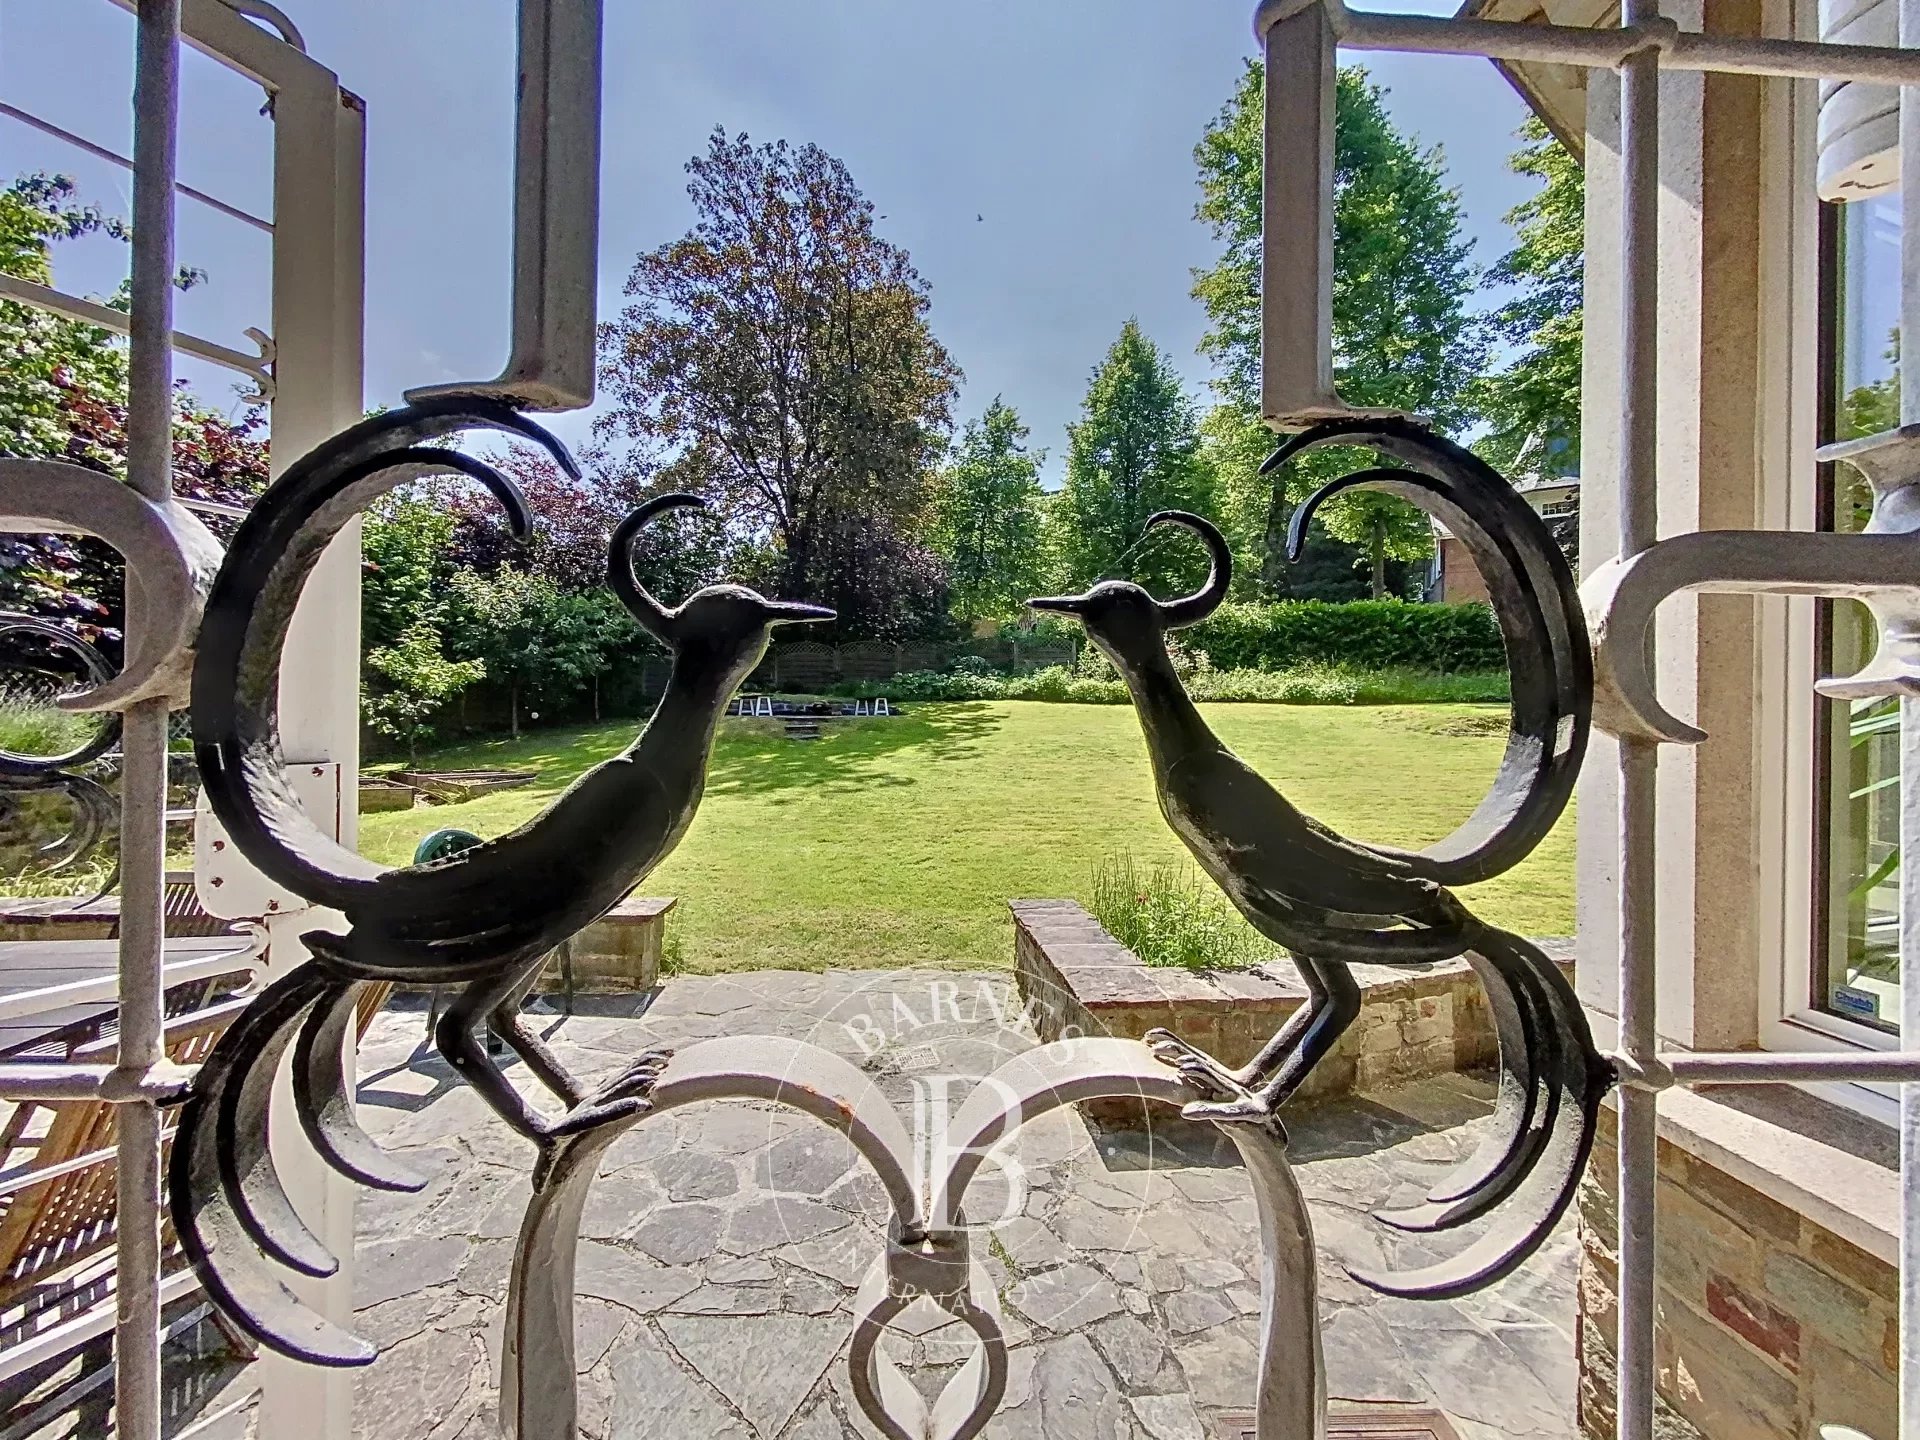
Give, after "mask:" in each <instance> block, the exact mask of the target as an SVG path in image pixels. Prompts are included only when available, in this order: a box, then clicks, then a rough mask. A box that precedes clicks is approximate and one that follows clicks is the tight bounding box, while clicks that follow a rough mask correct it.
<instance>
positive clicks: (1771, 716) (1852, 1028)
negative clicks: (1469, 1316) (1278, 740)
mask: <svg viewBox="0 0 1920 1440" xmlns="http://www.w3.org/2000/svg"><path fill="white" fill-rule="evenodd" d="M1776 3H1777V4H1780V5H1782V6H1789V5H1791V6H1792V9H1793V10H1794V11H1795V12H1796V13H1795V14H1794V24H1795V29H1796V32H1797V34H1798V35H1799V37H1800V38H1804V39H1815V38H1817V32H1818V17H1817V14H1816V13H1815V7H1814V6H1813V5H1811V4H1807V3H1804V0H1802V3H1800V4H1798V5H1793V4H1792V0H1776ZM1816 103H1817V82H1815V81H1806V80H1800V81H1795V80H1775V81H1772V82H1770V88H1769V93H1768V97H1767V104H1768V110H1767V119H1766V126H1767V132H1766V136H1765V138H1764V140H1763V142H1762V143H1763V167H1764V168H1763V174H1764V176H1765V181H1764V183H1765V185H1766V187H1767V193H1766V198H1765V200H1764V202H1763V211H1762V238H1761V273H1762V275H1763V276H1766V277H1768V280H1767V281H1766V282H1763V290H1764V293H1765V294H1766V295H1767V296H1769V297H1772V299H1771V304H1770V313H1769V315H1768V317H1767V323H1765V324H1764V326H1763V340H1762V344H1763V346H1764V348H1765V350H1766V355H1765V359H1764V361H1763V371H1762V375H1761V384H1762V386H1763V388H1764V390H1765V392H1766V393H1768V394H1770V395H1772V396H1774V397H1775V398H1776V401H1777V403H1774V404H1770V405H1766V406H1763V407H1762V415H1763V422H1762V423H1763V424H1765V425H1766V427H1767V429H1766V433H1765V434H1763V435H1762V437H1761V445H1760V452H1761V455H1762V463H1763V467H1764V468H1763V474H1762V476H1761V491H1760V514H1759V516H1758V520H1759V523H1760V524H1761V525H1762V526H1765V527H1768V528H1781V529H1792V530H1812V529H1814V528H1815V518H1816V516H1817V514H1818V509H1817V504H1818V487H1819V475H1818V470H1817V468H1816V466H1815V463H1814V459H1813V452H1814V448H1815V446H1816V444H1817V442H1818V438H1819V436H1818V423H1819V417H1818V414H1817V397H1818V395H1819V384H1820V366H1821V364H1822V363H1823V357H1822V356H1821V353H1820V348H1821V347H1820V206H1819V201H1818V199H1817V196H1816V188H1815V166H1816V160H1817V153H1816V150H1815V133H1816V117H1815V107H1816ZM1776 278H1777V280H1778V282H1779V283H1772V281H1773V280H1774V279H1776ZM1755 605H1756V607H1757V608H1756V610H1755V615H1754V621H1755V624H1754V636H1755V646H1754V677H1753V690H1754V697H1755V704H1756V707H1757V709H1758V711H1759V716H1760V724H1759V727H1758V735H1757V740H1756V749H1755V755H1754V795H1755V801H1754V804H1755V809H1756V812H1757V813H1756V815H1755V817H1754V818H1755V826H1756V841H1757V846H1756V849H1757V860H1758V865H1757V872H1758V873H1757V874H1756V876H1755V882H1756V883H1755V886H1754V904H1755V907H1756V914H1755V920H1756V924H1755V926H1754V932H1753V933H1754V935H1755V936H1756V937H1757V948H1758V955H1757V957H1756V958H1757V961H1758V964H1759V967H1760V985H1759V1003H1760V1014H1759V1027H1758V1030H1759V1039H1760V1046H1761V1048H1762V1049H1765V1050H1779V1051H1792V1052H1805V1051H1816V1052H1821V1053H1827V1054H1835V1053H1850V1052H1858V1051H1863V1050H1870V1051H1884V1052H1893V1051H1897V1050H1899V1049H1900V1038H1899V1036H1898V1035H1896V1034H1890V1033H1888V1032H1886V1031H1884V1030H1880V1029H1876V1028H1875V1027H1873V1026H1871V1025H1867V1024H1864V1023H1862V1022H1860V1021H1857V1020H1850V1019H1848V1018H1846V1017H1845V1016H1842V1015H1836V1014H1833V1013H1831V1012H1829V1011H1826V1010H1821V1009H1817V1008H1816V1007H1815V1005H1814V1003H1813V993H1814V991H1813V986H1814V975H1815V971H1816V965H1815V956H1816V947H1817V945H1818V944H1819V943H1820V941H1819V937H1817V936H1816V935H1815V934H1814V919H1815V914H1816V910H1815V906H1814V894H1813V886H1814V865H1813V848H1812V845H1811V844H1810V843H1808V841H1809V839H1810V837H1813V836H1815V835H1817V834H1819V833H1820V832H1821V829H1822V827H1821V826H1820V825H1819V823H1818V822H1819V819H1820V817H1819V814H1818V811H1817V808H1816V805H1815V798H1814V759H1815V757H1814V745H1815V742H1816V740H1817V738H1818V728H1817V726H1816V724H1815V714H1816V709H1817V707H1818V706H1820V705H1822V704H1831V703H1833V702H1830V701H1824V700H1822V699H1821V698H1820V697H1819V696H1818V695H1816V694H1815V693H1814V690H1813V680H1814V678H1815V677H1814V625H1815V621H1816V613H1817V605H1818V602H1816V601H1814V600H1811V599H1805V598H1798V597H1795V598H1785V597H1778V598H1776V597H1761V598H1759V599H1757V600H1756V601H1755ZM1770 781H1771V782H1773V783H1771V784H1769V782H1770ZM1801 1088H1802V1089H1804V1090H1806V1091H1808V1092H1809V1093H1811V1094H1814V1095H1817V1096H1819V1097H1820V1098H1821V1099H1824V1100H1828V1101H1830V1102H1832V1103H1834V1104H1837V1105H1840V1106H1843V1107H1844V1108H1846V1109H1848V1110H1852V1111H1855V1112H1857V1113H1859V1114H1862V1115H1865V1116H1867V1117H1869V1118H1871V1119H1874V1120H1878V1121H1881V1122H1884V1123H1887V1124H1892V1123H1894V1122H1895V1121H1896V1120H1897V1119H1898V1117H1899V1100H1898V1093H1899V1087H1898V1086H1896V1085H1889V1084H1878V1083H1840V1084H1819V1083H1805V1084H1803V1085H1802V1086H1801Z"/></svg>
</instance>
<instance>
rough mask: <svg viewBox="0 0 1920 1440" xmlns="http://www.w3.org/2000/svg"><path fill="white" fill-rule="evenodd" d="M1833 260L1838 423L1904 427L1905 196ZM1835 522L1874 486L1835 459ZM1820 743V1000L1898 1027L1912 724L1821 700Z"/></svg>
mask: <svg viewBox="0 0 1920 1440" xmlns="http://www.w3.org/2000/svg"><path fill="white" fill-rule="evenodd" d="M1829 233H1830V234H1831V237H1832V239H1831V243H1832V245H1833V247H1834V253H1833V255H1832V258H1831V261H1830V263H1829V265H1828V266H1827V267H1826V274H1827V277H1828V279H1827V282H1826V288H1827V291H1828V294H1827V296H1826V297H1825V298H1826V301H1827V303H1828V304H1829V305H1830V306H1831V307H1832V310H1831V313H1832V329H1831V332H1830V333H1831V334H1832V337H1833V352H1832V354H1831V356H1830V357H1829V361H1830V365H1831V376H1830V381H1829V384H1828V386H1827V393H1828V396H1829V400H1828V409H1829V412H1830V413H1829V414H1828V416H1827V417H1826V418H1827V426H1826V428H1827V430H1828V433H1829V434H1831V435H1832V436H1833V437H1834V438H1836V439H1843V440H1845V439H1853V438H1856V437H1858V436H1863V435H1873V434H1877V433H1878V432H1880V431H1882V430H1888V429H1891V428H1892V427H1893V426H1894V425H1896V424H1897V423H1898V422H1899V414H1900V395H1899V390H1900V325H1899V308H1900V197H1899V195H1897V194H1893V195H1882V196H1877V197H1875V198H1873V199H1871V200H1860V201H1855V202H1853V203H1851V204H1849V205H1846V206H1844V207H1841V208H1840V210H1839V213H1838V215H1837V216H1836V217H1834V221H1833V223H1832V225H1831V228H1830V232H1829ZM1825 468H1826V470H1827V472H1828V473H1827V474H1826V476H1825V477H1824V479H1823V487H1824V491H1825V493H1824V495H1823V510H1824V511H1825V514H1824V515H1823V517H1822V519H1823V523H1824V524H1825V525H1826V526H1828V527H1830V528H1832V529H1835V530H1841V531H1853V530H1859V529H1860V528H1862V527H1863V526H1864V525H1865V524H1866V522H1867V516H1868V514H1869V512H1870V510H1871V508H1872V494H1871V492H1870V491H1869V490H1868V488H1867V484H1866V482H1865V481H1864V480H1863V479H1861V478H1860V475H1859V473H1858V472H1857V471H1855V470H1854V469H1853V468H1852V467H1851V466H1845V465H1833V466H1827V467H1825ZM1820 611H1821V620H1820V625H1821V630H1822V633H1821V635H1820V637H1819V638H1820V641H1821V644H1820V646H1819V647H1818V648H1819V649H1820V651H1821V652H1822V653H1821V654H1820V656H1819V664H1820V668H1821V670H1822V672H1823V673H1825V674H1841V675H1845V674H1850V673H1852V672H1853V671H1854V670H1857V669H1858V668H1859V667H1860V666H1861V665H1862V664H1863V663H1864V662H1865V661H1866V660H1867V658H1868V657H1869V656H1870V655H1871V654H1872V652H1873V646H1874V632H1873V626H1872V623H1871V621H1870V620H1869V618H1868V616H1867V612H1866V610H1865V608H1864V607H1862V606H1860V605H1859V604H1857V603H1855V602H1853V601H1839V602H1834V603H1827V604H1822V605H1821V607H1820ZM1819 704H1820V709H1821V713H1820V716H1819V719H1820V724H1819V727H1818V728H1819V733H1818V735H1817V737H1816V750H1817V761H1818V764H1817V767H1816V768H1817V771H1818V787H1819V794H1818V795H1817V796H1816V801H1817V805H1816V811H1817V813H1818V814H1819V815H1820V816H1821V817H1822V819H1823V821H1824V823H1823V824H1822V826H1821V829H1822V831H1823V832H1824V833H1823V836H1822V841H1823V843H1822V845H1821V847H1820V854H1819V855H1818V857H1817V858H1818V860H1819V863H1818V864H1817V865H1816V867H1815V873H1816V876H1817V880H1816V884H1817V885H1818V893H1816V895H1815V902H1816V903H1815V906H1814V911H1815V917H1816V929H1815V943H1816V946H1817V947H1818V950H1819V954H1818V955H1817V956H1816V959H1817V960H1818V961H1819V962H1820V963H1818V964H1816V965H1815V967H1814V971H1815V995H1814V997H1813V998H1814V1003H1815V1004H1816V1005H1817V1006H1819V1007H1820V1008H1822V1009H1825V1010H1829V1011H1831V1012H1833V1013H1835V1014H1838V1015H1844V1016H1847V1017H1849V1018H1851V1019H1855V1020H1860V1021H1864V1022H1865V1023H1867V1024H1871V1025H1876V1026H1879V1027H1881V1028H1883V1029H1887V1030H1894V1029H1897V1028H1898V1017H1899V1013H1900V1005H1899V987H1900V979H1899V977H1900V969H1899V933H1898V927H1899V913H1898V900H1899V894H1898V891H1899V873H1898V872H1899V867H1900V819H1899V814H1900V781H1899V744H1900V719H1899V709H1898V702H1897V701H1894V700H1856V701H1844V700H1832V701H1821V702H1819Z"/></svg>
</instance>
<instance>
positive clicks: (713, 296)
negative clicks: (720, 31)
mask: <svg viewBox="0 0 1920 1440" xmlns="http://www.w3.org/2000/svg"><path fill="white" fill-rule="evenodd" d="M687 173H688V175H689V177H690V178H689V183H688V186H687V193H688V195H689V196H690V197H691V198H692V200H693V204H694V210H695V212H696V214H697V216H698V218H697V220H696V222H695V224H694V227H693V229H692V230H690V231H689V232H688V233H687V234H686V235H685V236H683V237H682V238H680V239H679V240H675V241H673V242H671V243H670V244H667V245H663V246H661V247H660V248H659V249H657V250H654V251H651V252H649V253H647V254H644V255H642V256H640V257H639V259H638V260H637V261H636V262H635V264H634V267H633V271H632V274H631V275H630V276H629V278H628V280H627V289H626V293H627V295H628V297H629V300H630V303H629V304H628V306H627V307H626V309H625V310H624V311H623V312H622V313H621V316H620V318H619V319H618V320H617V321H614V322H612V323H611V324H609V325H607V326H605V327H604V328H603V331H602V356H601V374H602V377H603V379H604V380H605V383H606V386H607V389H608V393H609V395H610V397H611V399H612V402H613V409H612V410H611V411H610V413H608V414H607V415H605V416H603V417H602V418H601V419H600V420H599V421H598V422H597V424H596V434H597V435H598V436H599V437H600V438H601V439H603V440H604V441H607V442H609V443H615V442H622V441H624V442H627V443H628V444H629V445H630V446H631V447H633V449H634V451H635V453H636V454H637V456H638V457H639V459H638V462H637V463H640V464H651V463H653V461H654V458H655V457H656V456H659V457H663V458H662V460H661V475H662V478H663V479H664V480H665V481H667V482H669V483H671V484H673V485H674V486H675V487H676V488H684V489H690V490H695V491H698V492H700V493H703V494H707V495H710V496H712V497H713V498H714V499H715V500H716V501H717V502H718V503H719V504H720V506H721V507H722V509H723V512H724V514H725V517H726V519H727V521H728V523H729V525H730V527H731V530H732V532H733V535H734V538H735V541H736V543H738V544H739V545H740V546H741V547H742V548H743V549H749V550H751V549H753V548H756V547H757V548H759V549H762V550H763V551H765V552H767V569H768V570H769V572H770V579H771V583H773V584H774V585H775V586H776V588H778V589H779V590H780V592H781V593H783V594H785V595H788V596H790V597H794V598H804V599H810V600H817V601H821V602H823V603H826V604H831V605H835V606H836V608H840V609H842V610H843V611H845V612H847V613H846V614H844V615H843V617H842V630H843V632H844V631H846V630H848V629H849V628H850V626H851V623H852V617H853V615H854V614H855V613H858V612H864V613H869V614H870V613H872V610H873V607H872V606H871V605H870V604H868V603H867V601H866V599H865V595H864V590H863V589H861V588H860V587H868V588H870V587H872V586H874V585H879V586H882V587H884V586H885V585H887V584H888V582H889V576H890V575H891V574H892V573H894V571H893V566H894V565H895V564H896V563H897V561H898V560H899V558H900V552H901V550H902V549H903V547H904V548H905V549H908V550H911V549H914V548H916V547H915V544H914V541H913V540H912V537H913V536H914V535H915V534H917V533H918V530H919V528H920V526H921V523H922V521H923V518H924V513H925V510H926V506H927V502H928V499H929V489H930V482H931V476H932V467H933V463H934V461H935V460H937V459H938V457H939V454H940V451H941V449H942V447H943V445H944V440H945V436H946V434H947V432H948V430H949V429H950V428H951V425H952V415H951V407H952V402H953V398H954V394H955V387H956V383H957V381H958V379H959V373H960V372H959V370H958V368H957V367H956V366H955V365H954V363H953V360H952V358H951V357H950V356H949V355H948V354H947V352H946V350H945V349H944V348H943V347H942V346H941V344H940V343H939V341H938V340H936V339H935V338H934V336H933V332H932V331H931V329H930V328H929V327H928V324H927V318H926V317H927V309H928V304H929V299H928V288H927V284H926V282H925V281H924V280H923V279H922V278H921V276H920V274H919V272H917V271H916V270H915V269H914V268H913V264H912V262H911V261H910V260H909V258H908V256H907V253H906V252H905V251H904V250H902V249H900V248H899V247H898V246H896V245H893V244H890V243H889V242H887V241H885V240H883V239H881V238H880V237H879V236H878V235H877V234H876V233H875V232H874V213H873V206H872V204H871V203H869V202H868V201H867V200H866V199H865V197H863V196H862V195H861V193H860V190H859V187H858V186H856V185H855V184H854V182H853V177H852V176H851V175H850V174H849V173H848V171H847V168H846V167H845V166H844V165H843V164H841V163H840V162H839V161H838V160H836V159H834V158H833V157H832V156H830V155H828V154H827V153H826V152H825V151H824V150H821V149H820V148H819V147H818V146H814V145H802V146H799V147H797V148H795V147H790V146H789V145H788V144H787V143H786V142H785V141H779V142H776V143H774V144H766V145H759V146H755V145H753V144H752V143H750V141H749V140H748V138H747V137H746V136H745V135H740V136H736V137H733V138H729V137H728V136H727V135H726V134H725V133H724V132H722V131H720V130H716V131H715V132H714V133H713V135H712V137H711V138H710V140H709V143H708V147H707V151H706V153H705V154H704V155H698V156H695V157H694V158H693V159H692V160H691V161H689V162H688V165H687ZM869 541H870V542H871V547H870V553H869V547H868V546H867V542H869ZM850 546H851V547H852V553H851V555H850V554H849V553H848V550H849V547H850ZM829 552H832V554H831V561H830V562H829V558H828V555H829ZM923 569H924V566H921V565H918V564H916V565H910V566H908V567H907V569H906V571H904V572H901V573H902V579H903V583H912V584H917V583H918V581H919V579H920V578H922V577H921V576H920V574H919V572H920V571H922V570H923ZM855 580H857V581H858V582H859V586H856V588H855V589H854V590H852V591H849V590H847V588H846V587H847V586H848V584H849V583H850V581H855ZM886 608H887V607H885V606H882V607H880V613H881V614H882V615H884V613H885V611H886Z"/></svg>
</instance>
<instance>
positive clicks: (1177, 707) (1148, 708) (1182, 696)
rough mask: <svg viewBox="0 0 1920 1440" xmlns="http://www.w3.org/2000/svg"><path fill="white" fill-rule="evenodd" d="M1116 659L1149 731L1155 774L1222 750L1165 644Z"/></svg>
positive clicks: (1144, 726)
mask: <svg viewBox="0 0 1920 1440" xmlns="http://www.w3.org/2000/svg"><path fill="white" fill-rule="evenodd" d="M1113 660H1114V667H1115V668H1116V669H1117V670H1119V672H1120V677H1121V679H1123V680H1125V681H1126V682H1127V690H1128V692H1129V693H1130V694H1131V695H1132V696H1133V708H1134V713H1135V714H1137V715H1138V716H1139V717H1140V728H1141V730H1142V731H1144V732H1145V733H1146V737H1147V753H1148V755H1149V756H1150V757H1152V760H1153V768H1154V773H1155V774H1156V775H1164V774H1165V772H1166V771H1168V770H1169V769H1171V768H1172V767H1173V765H1174V764H1175V763H1177V762H1178V761H1180V760H1182V759H1184V758H1186V757H1187V756H1189V755H1193V754H1197V753H1200V752H1203V751H1207V750H1217V749H1219V747H1220V741H1219V739H1218V738H1217V737H1216V736H1215V735H1214V733H1213V731H1212V729H1211V728H1210V727H1209V726H1208V725H1207V722H1206V721H1205V720H1203V719H1201V718H1200V711H1199V710H1198V709H1197V708H1196V707H1195V706H1194V703H1193V701H1192V700H1191V699H1190V698H1189V697H1188V695H1187V691H1186V687H1185V686H1183V685H1182V684H1181V683H1180V677H1179V675H1177V674H1176V673H1175V672H1174V668H1173V661H1171V660H1170V659H1168V658H1167V652H1166V649H1165V648H1164V647H1163V646H1161V645H1159V644H1155V645H1152V646H1142V647H1140V653H1138V654H1134V655H1126V656H1119V655H1116V656H1114V657H1113Z"/></svg>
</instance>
